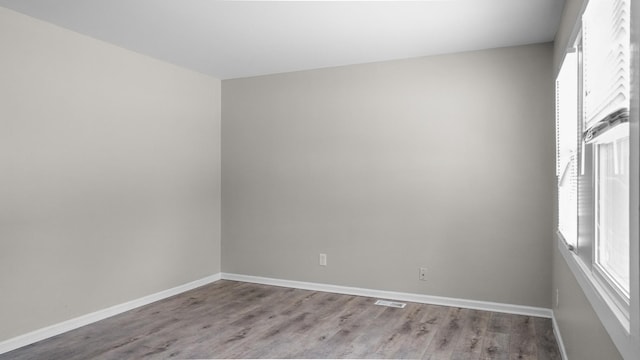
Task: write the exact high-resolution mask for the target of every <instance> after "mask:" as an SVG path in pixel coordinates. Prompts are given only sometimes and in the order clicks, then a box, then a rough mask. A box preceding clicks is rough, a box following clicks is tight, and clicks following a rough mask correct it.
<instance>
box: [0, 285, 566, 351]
mask: <svg viewBox="0 0 640 360" xmlns="http://www.w3.org/2000/svg"><path fill="white" fill-rule="evenodd" d="M374 302H375V299H373V298H367V297H360V296H349V295H338V294H332V293H324V292H318V291H305V290H298V289H289V288H282V287H275V286H266V285H257V284H249V283H242V282H234V281H226V280H221V281H217V282H215V283H213V284H210V285H207V286H203V287H201V288H198V289H195V290H192V291H189V292H186V293H183V294H180V295H177V296H174V297H171V298H168V299H165V300H162V301H159V302H156V303H153V304H150V305H147V306H144V307H141V308H138V309H135V310H132V311H129V312H126V313H123V314H120V315H118V316H114V317H112V318H109V319H105V320H102V321H100V322H97V323H94V324H91V325H88V326H85V327H82V328H79V329H77V330H73V331H70V332H68V333H65V334H62V335H59V336H56V337H53V338H50V339H47V340H44V341H41V342H39V343H36V344H33V345H30V346H26V347H24V348H21V349H17V350H14V351H12V352H9V353H5V354H3V355H0V359H2V360H4V359H51V360H53V359H65V360H66V359H173V358H175V359H184V358H394V359H400V358H422V359H434V360H435V359H456V360H461V359H505V360H507V359H508V360H514V359H526V360H534V359H538V360H547V359H560V356H559V352H558V347H557V344H556V341H555V338H554V336H553V332H552V328H551V321H550V320H549V319H543V318H536V317H529V316H519V315H509V314H502V313H492V312H487V311H477V310H469V309H461V308H451V307H445V306H434V305H425V304H417V303H407V306H406V307H405V308H404V309H397V308H389V307H383V306H377V305H374V304H373V303H374Z"/></svg>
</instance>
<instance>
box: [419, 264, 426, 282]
mask: <svg viewBox="0 0 640 360" xmlns="http://www.w3.org/2000/svg"><path fill="white" fill-rule="evenodd" d="M418 279H420V280H422V281H427V268H426V267H421V268H420V273H419V275H418Z"/></svg>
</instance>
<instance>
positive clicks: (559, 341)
mask: <svg viewBox="0 0 640 360" xmlns="http://www.w3.org/2000/svg"><path fill="white" fill-rule="evenodd" d="M551 323H552V324H553V335H555V337H556V343H557V344H558V348H559V349H560V357H561V358H562V360H569V357H568V356H567V349H566V348H565V347H564V341H562V335H561V334H560V326H558V322H557V321H556V316H555V314H554V315H553V316H552V317H551Z"/></svg>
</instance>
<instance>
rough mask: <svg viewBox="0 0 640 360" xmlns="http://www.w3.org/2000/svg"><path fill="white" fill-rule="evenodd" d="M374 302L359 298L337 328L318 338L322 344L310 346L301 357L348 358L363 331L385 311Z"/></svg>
mask: <svg viewBox="0 0 640 360" xmlns="http://www.w3.org/2000/svg"><path fill="white" fill-rule="evenodd" d="M374 301H375V299H373V298H365V297H362V298H359V299H358V301H357V303H356V304H355V307H354V308H353V309H351V311H347V312H346V313H343V314H342V315H341V316H340V317H339V319H338V323H337V326H336V328H335V329H327V330H325V331H323V332H322V335H320V337H319V338H317V339H318V340H319V341H320V342H319V343H318V344H316V345H311V346H309V348H308V349H307V350H305V351H304V353H302V355H301V356H300V357H301V358H312V359H321V358H330V359H334V358H344V357H346V354H348V353H350V352H352V350H353V346H352V343H353V341H354V340H355V339H356V338H357V337H358V336H360V334H361V333H362V332H363V331H367V330H368V329H369V328H370V327H371V323H372V322H373V320H374V319H376V318H378V316H380V314H382V312H383V311H384V310H385V308H384V307H382V306H377V305H374V304H373V303H374Z"/></svg>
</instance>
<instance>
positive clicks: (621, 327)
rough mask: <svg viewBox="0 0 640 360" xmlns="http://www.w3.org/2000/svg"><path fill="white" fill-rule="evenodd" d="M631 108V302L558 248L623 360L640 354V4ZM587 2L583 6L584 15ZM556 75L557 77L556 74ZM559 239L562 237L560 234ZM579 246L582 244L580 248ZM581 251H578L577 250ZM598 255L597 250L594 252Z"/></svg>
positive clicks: (634, 20) (634, 10)
mask: <svg viewBox="0 0 640 360" xmlns="http://www.w3.org/2000/svg"><path fill="white" fill-rule="evenodd" d="M630 4H631V14H634V16H631V39H632V47H631V76H630V78H631V91H630V93H631V104H630V109H629V110H630V116H629V146H630V149H629V150H630V152H629V161H630V168H629V172H630V174H629V176H630V184H629V185H630V188H629V195H630V199H629V219H630V222H629V236H630V241H629V253H630V294H629V295H630V301H629V304H628V306H626V307H625V306H621V304H620V300H619V297H617V296H616V294H614V293H612V292H611V289H610V287H609V286H608V284H607V283H606V281H603V279H599V275H598V272H597V270H596V271H594V269H595V266H593V265H594V264H593V259H594V255H595V254H592V262H591V264H586V263H585V261H583V259H581V258H580V257H579V256H578V253H577V252H576V251H571V249H570V248H569V247H568V246H567V244H566V243H565V242H564V240H563V239H562V237H561V236H557V248H558V250H559V251H560V253H561V254H562V256H563V258H564V259H565V260H566V262H567V264H568V266H569V268H570V269H571V271H572V272H573V274H574V275H575V277H576V279H577V281H578V283H579V285H580V287H581V288H582V290H583V292H584V293H585V295H586V297H587V299H588V300H589V302H590V303H591V305H592V306H593V309H594V311H595V312H596V314H597V315H598V317H599V319H600V321H601V322H602V324H603V326H604V327H605V329H606V330H607V332H608V333H609V335H610V336H611V339H612V340H613V342H614V344H615V345H616V347H617V348H618V351H619V352H620V354H621V355H622V356H623V358H624V359H629V360H631V359H634V360H637V359H638V354H640V244H639V243H640V240H639V239H640V231H639V228H640V191H639V188H640V185H639V184H640V171H639V168H640V104H639V100H640V79H639V78H640V63H639V62H640V45H639V44H638V41H639V38H640V20H639V18H640V17H639V16H637V15H636V14H640V1H631V2H630ZM587 5H588V0H585V1H584V2H583V6H582V11H581V12H580V14H582V13H584V10H585V9H586V7H587ZM581 29H582V21H581V17H579V18H578V21H577V23H576V24H575V26H574V29H573V32H572V36H571V37H570V40H569V44H575V43H577V39H578V36H579V35H580V32H581ZM556 75H557V74H556ZM558 235H559V234H558ZM578 246H579V244H578ZM578 251H579V249H578ZM593 251H595V249H594V250H593Z"/></svg>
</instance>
